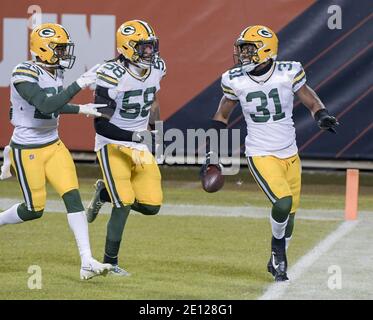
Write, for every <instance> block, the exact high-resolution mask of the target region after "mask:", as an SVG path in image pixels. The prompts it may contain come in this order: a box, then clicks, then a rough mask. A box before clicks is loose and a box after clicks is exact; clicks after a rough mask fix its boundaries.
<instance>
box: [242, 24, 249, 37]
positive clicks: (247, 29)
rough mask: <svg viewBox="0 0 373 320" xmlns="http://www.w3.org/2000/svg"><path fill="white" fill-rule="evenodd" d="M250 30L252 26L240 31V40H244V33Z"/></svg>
mask: <svg viewBox="0 0 373 320" xmlns="http://www.w3.org/2000/svg"><path fill="white" fill-rule="evenodd" d="M251 28H252V26H248V27H247V28H246V29H245V30H244V31H242V33H241V38H245V34H246V32H247V31H249V29H251Z"/></svg>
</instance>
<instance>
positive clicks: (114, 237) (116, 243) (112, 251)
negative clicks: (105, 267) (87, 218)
mask: <svg viewBox="0 0 373 320" xmlns="http://www.w3.org/2000/svg"><path fill="white" fill-rule="evenodd" d="M130 210H131V206H125V207H120V208H113V209H112V211H111V216H110V219H109V222H108V224H107V234H106V243H105V254H104V263H111V264H118V252H119V248H120V242H121V240H122V236H123V230H124V226H125V225H126V222H127V218H128V215H129V213H130Z"/></svg>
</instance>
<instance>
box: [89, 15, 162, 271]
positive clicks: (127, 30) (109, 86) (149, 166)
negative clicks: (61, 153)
mask: <svg viewBox="0 0 373 320" xmlns="http://www.w3.org/2000/svg"><path fill="white" fill-rule="evenodd" d="M116 39H117V50H118V52H119V56H118V57H117V58H116V59H114V60H112V61H109V62H106V63H104V64H103V65H102V66H101V67H100V68H99V69H98V70H97V82H96V84H97V87H96V93H95V96H96V98H95V102H96V103H105V104H107V105H108V107H107V108H105V109H104V111H103V112H104V113H105V114H106V115H107V118H100V119H98V118H97V119H95V129H96V146H95V151H97V155H98V159H99V162H100V166H101V169H102V174H103V177H104V182H103V181H102V180H98V181H97V182H96V185H95V187H96V192H95V194H94V196H93V199H92V201H91V203H90V205H89V207H88V210H87V219H88V221H89V222H92V221H93V220H94V219H95V218H96V216H97V214H98V212H99V210H100V208H101V206H102V204H103V203H104V202H111V203H112V205H113V209H112V213H111V217H110V220H109V222H108V225H107V237H106V245H105V254H104V262H107V263H111V264H112V265H114V266H115V269H114V271H113V272H112V273H113V274H115V275H128V273H127V272H126V271H125V270H124V269H122V268H120V267H118V252H119V247H120V242H121V239H122V234H123V230H124V226H125V223H126V220H127V217H128V214H129V212H130V210H131V209H133V210H136V211H138V212H141V213H143V214H145V215H153V214H157V213H158V211H159V208H160V205H161V203H162V189H161V175H160V171H159V168H158V165H157V163H156V161H155V159H154V157H153V155H152V154H151V153H150V152H149V150H148V149H147V146H146V145H145V144H143V143H141V140H139V139H138V137H137V136H136V134H135V133H136V132H141V131H146V130H147V129H148V126H150V127H152V126H153V125H154V121H155V120H159V105H158V102H157V98H156V96H157V92H158V91H159V89H160V81H161V79H162V78H163V76H164V75H165V74H166V66H165V63H164V61H163V60H162V59H161V58H160V57H159V55H158V39H157V37H156V35H155V33H154V30H153V28H152V27H151V26H150V25H149V24H148V23H146V22H144V21H141V20H132V21H128V22H125V23H123V24H122V25H121V26H120V27H119V29H118V31H117V34H116Z"/></svg>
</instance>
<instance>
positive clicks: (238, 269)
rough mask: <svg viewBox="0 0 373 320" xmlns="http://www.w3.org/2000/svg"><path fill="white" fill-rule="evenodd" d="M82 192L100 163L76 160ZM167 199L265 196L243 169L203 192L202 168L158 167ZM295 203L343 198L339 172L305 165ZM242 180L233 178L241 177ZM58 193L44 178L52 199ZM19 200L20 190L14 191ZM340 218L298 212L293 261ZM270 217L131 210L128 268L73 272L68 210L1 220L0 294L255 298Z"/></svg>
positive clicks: (99, 230)
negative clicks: (122, 273)
mask: <svg viewBox="0 0 373 320" xmlns="http://www.w3.org/2000/svg"><path fill="white" fill-rule="evenodd" d="M78 172H79V176H80V185H81V188H80V190H81V194H82V198H83V199H84V200H88V199H89V198H90V196H91V194H92V191H93V188H92V185H93V183H94V181H95V179H96V177H100V173H99V171H98V168H97V166H78ZM162 175H163V178H164V182H163V186H164V196H165V203H168V204H171V203H173V204H202V205H217V206H244V205H252V206H259V207H265V208H266V209H264V210H268V212H269V203H268V201H267V199H266V198H265V196H264V194H263V193H261V192H260V191H259V190H258V187H257V186H256V184H255V183H253V180H252V178H251V177H250V175H249V172H248V170H247V169H246V170H245V169H243V170H241V173H240V174H239V175H238V176H234V177H228V178H227V182H226V184H225V186H224V189H223V190H222V191H220V192H218V193H215V194H207V193H205V192H202V190H201V187H200V184H199V182H198V170H197V169H196V168H192V170H188V169H187V170H184V169H182V170H178V169H174V168H162ZM303 181H304V184H303V190H302V197H301V208H303V209H340V210H341V216H343V208H344V176H343V175H341V174H339V175H338V174H337V175H328V174H316V175H314V174H307V173H305V174H303ZM372 181H373V179H372V175H367V176H364V175H362V176H361V188H360V201H359V210H371V208H372V207H373V199H372V197H371V194H372V192H373V183H372ZM237 182H238V183H237ZM0 197H1V198H14V199H18V200H20V199H21V191H20V189H19V186H18V184H17V182H16V180H15V179H14V178H12V179H10V180H6V181H1V182H0ZM57 198H58V195H57V194H56V193H55V192H54V191H53V190H51V189H50V188H48V199H57ZM15 201H16V200H15ZM107 219H108V216H107V215H102V216H99V217H98V218H97V220H96V221H95V222H94V223H93V224H90V225H89V226H90V235H91V244H92V248H93V253H94V256H95V257H96V258H97V259H101V258H102V255H103V247H104V239H105V232H106V221H107ZM338 223H340V222H336V221H309V220H297V221H296V225H295V230H294V237H293V240H292V243H291V246H290V249H289V263H290V266H291V265H293V264H294V263H295V262H296V261H297V259H298V258H300V257H301V256H302V255H304V254H305V253H306V252H307V251H308V250H310V249H311V248H313V247H314V246H315V245H316V244H317V243H318V242H319V241H320V240H322V239H323V238H324V237H325V236H327V234H328V233H330V232H332V231H333V230H334V229H335V228H336V227H337V226H338ZM269 248H270V225H269V221H268V219H251V218H237V217H232V218H230V217H185V216H184V217H181V216H162V215H159V216H155V217H146V216H141V215H137V214H136V215H131V217H130V218H129V220H128V223H127V226H126V229H125V236H124V240H123V246H122V249H121V252H120V259H121V262H122V265H123V266H124V267H125V268H126V269H127V270H128V271H129V272H131V273H132V276H131V277H129V278H114V277H106V278H103V277H97V278H94V279H92V280H90V281H88V282H82V281H81V280H79V268H80V265H79V264H80V261H79V257H78V252H77V248H76V245H75V241H74V239H73V235H72V233H71V231H70V230H69V227H68V224H67V219H66V216H65V215H64V214H51V213H45V216H44V217H43V218H42V219H41V220H39V221H32V222H28V223H25V224H21V225H16V226H6V227H4V228H0V258H1V264H0V299H255V298H257V297H259V296H260V295H261V294H262V293H263V291H264V290H265V288H266V286H267V285H269V284H270V283H272V281H273V280H272V277H271V276H270V275H269V274H268V273H267V271H266V264H267V261H268V258H269ZM30 265H39V266H40V267H41V268H42V277H43V278H42V289H41V290H36V289H34V290H30V289H28V286H27V281H28V279H29V277H30V276H31V274H28V273H27V271H28V267H29V266H30Z"/></svg>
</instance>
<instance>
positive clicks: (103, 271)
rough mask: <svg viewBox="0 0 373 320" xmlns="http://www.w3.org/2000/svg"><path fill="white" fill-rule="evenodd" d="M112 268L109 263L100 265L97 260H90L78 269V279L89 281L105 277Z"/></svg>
mask: <svg viewBox="0 0 373 320" xmlns="http://www.w3.org/2000/svg"><path fill="white" fill-rule="evenodd" d="M113 268H114V267H113V266H112V265H111V264H110V263H100V262H98V261H97V260H95V259H93V258H90V259H88V260H86V261H84V263H82V267H81V268H80V279H81V280H89V279H91V278H93V277H97V276H104V277H105V276H106V275H107V274H108V272H109V271H111V270H113Z"/></svg>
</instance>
